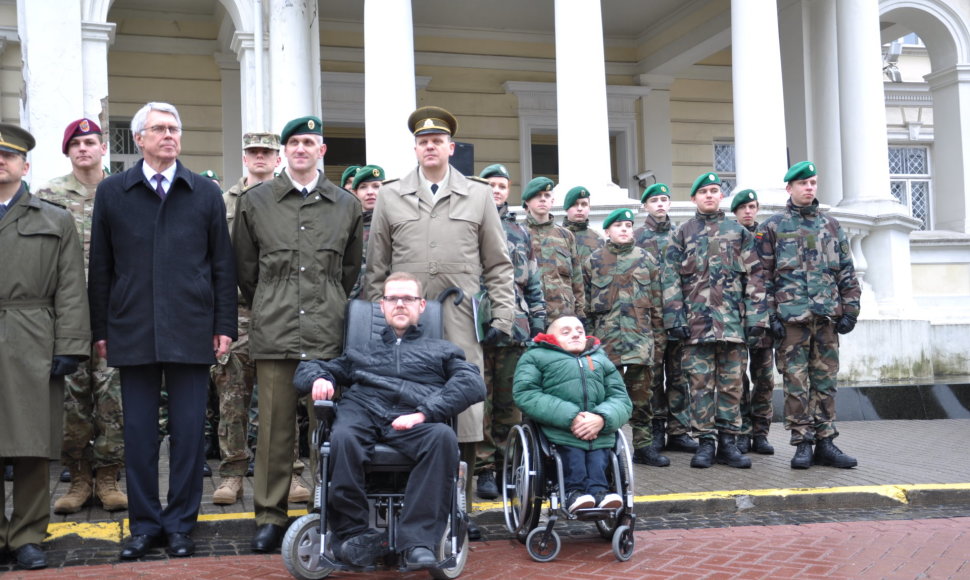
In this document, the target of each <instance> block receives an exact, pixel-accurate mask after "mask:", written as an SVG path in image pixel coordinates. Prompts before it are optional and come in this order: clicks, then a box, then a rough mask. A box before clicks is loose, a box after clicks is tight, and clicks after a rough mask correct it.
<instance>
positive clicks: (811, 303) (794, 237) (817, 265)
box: [757, 200, 862, 445]
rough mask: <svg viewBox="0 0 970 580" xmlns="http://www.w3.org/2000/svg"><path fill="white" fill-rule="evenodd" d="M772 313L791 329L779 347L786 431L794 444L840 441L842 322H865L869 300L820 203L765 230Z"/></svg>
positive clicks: (761, 238) (763, 251)
mask: <svg viewBox="0 0 970 580" xmlns="http://www.w3.org/2000/svg"><path fill="white" fill-rule="evenodd" d="M757 237H758V251H759V253H760V255H761V259H762V262H763V263H764V271H765V281H766V282H765V285H766V288H767V293H768V303H769V308H770V310H771V311H772V312H773V313H774V314H775V315H776V316H777V317H778V319H779V320H780V321H781V322H783V323H784V325H785V331H786V336H785V339H784V340H782V341H781V344H779V345H778V346H777V352H776V358H777V364H778V371H779V372H780V373H781V374H782V377H783V378H784V388H785V429H789V430H790V431H791V444H792V445H798V444H799V443H801V442H802V441H805V442H809V443H811V442H814V441H818V440H821V439H827V438H829V437H835V436H837V435H838V431H837V430H836V428H835V394H836V376H837V375H838V372H839V337H838V334H836V331H835V325H836V322H838V319H839V318H840V317H841V316H842V315H843V314H848V315H851V316H855V317H858V316H859V298H860V295H861V293H862V291H861V288H860V286H859V281H858V280H857V279H856V277H855V267H854V266H853V264H852V254H851V252H850V251H849V242H848V240H847V239H846V236H845V232H843V231H842V227H841V226H840V225H839V222H838V220H836V219H835V218H833V217H831V216H827V215H824V214H823V213H821V212H820V211H819V208H818V201H817V200H813V201H812V205H810V206H807V207H798V206H796V205H794V204H793V203H792V202H791V200H789V201H788V207H787V209H786V211H783V212H780V213H777V214H775V215H773V216H771V217H770V218H768V219H767V220H766V221H765V223H763V224H761V227H759V228H758V233H757Z"/></svg>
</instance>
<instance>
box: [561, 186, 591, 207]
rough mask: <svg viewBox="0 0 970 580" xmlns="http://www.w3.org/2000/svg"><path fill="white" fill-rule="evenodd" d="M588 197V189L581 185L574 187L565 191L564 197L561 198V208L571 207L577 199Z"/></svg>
mask: <svg viewBox="0 0 970 580" xmlns="http://www.w3.org/2000/svg"><path fill="white" fill-rule="evenodd" d="M588 197H589V190H588V189H586V188H585V187H583V186H577V187H574V188H572V189H570V190H569V191H568V192H567V193H566V199H565V200H563V203H562V208H563V209H569V208H571V207H573V204H574V203H576V202H577V201H579V200H581V199H584V198H588Z"/></svg>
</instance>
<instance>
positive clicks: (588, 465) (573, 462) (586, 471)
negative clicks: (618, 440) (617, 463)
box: [556, 445, 610, 495]
mask: <svg viewBox="0 0 970 580" xmlns="http://www.w3.org/2000/svg"><path fill="white" fill-rule="evenodd" d="M556 449H557V450H558V451H559V457H560V459H562V476H563V479H564V480H565V481H564V482H563V484H564V486H565V488H566V493H567V494H569V493H571V492H574V491H579V492H583V493H589V494H593V495H595V494H597V493H605V492H606V491H608V490H609V483H608V482H607V481H606V466H607V465H609V463H610V450H609V449H593V450H591V451H588V450H586V449H580V448H578V447H567V446H566V445H557V446H556Z"/></svg>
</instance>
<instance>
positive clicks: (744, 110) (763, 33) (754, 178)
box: [731, 0, 788, 205]
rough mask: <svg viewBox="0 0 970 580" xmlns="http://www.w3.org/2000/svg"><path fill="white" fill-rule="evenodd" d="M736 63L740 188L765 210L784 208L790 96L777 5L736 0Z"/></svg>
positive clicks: (733, 45) (733, 22)
mask: <svg viewBox="0 0 970 580" xmlns="http://www.w3.org/2000/svg"><path fill="white" fill-rule="evenodd" d="M768 4H770V6H769V5H768ZM731 63H732V64H731V74H732V80H733V85H734V89H733V90H734V144H735V163H736V166H737V173H738V181H737V187H736V188H735V189H742V188H752V189H754V190H755V191H757V192H758V198H759V199H760V200H762V204H763V205H770V204H779V203H785V202H786V201H787V199H788V196H787V194H785V192H784V189H783V186H784V183H783V181H782V179H783V178H784V176H785V171H787V170H788V159H787V155H786V151H787V149H786V147H787V143H786V137H785V111H784V103H785V96H784V92H783V90H782V80H781V48H780V45H779V41H778V12H777V7H776V5H775V2H770V3H766V2H764V0H731Z"/></svg>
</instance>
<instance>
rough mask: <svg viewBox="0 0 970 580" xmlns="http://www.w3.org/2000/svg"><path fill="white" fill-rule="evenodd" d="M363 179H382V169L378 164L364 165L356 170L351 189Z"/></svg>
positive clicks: (355, 187)
mask: <svg viewBox="0 0 970 580" xmlns="http://www.w3.org/2000/svg"><path fill="white" fill-rule="evenodd" d="M365 181H384V169H383V168H382V167H381V166H379V165H365V166H363V167H361V168H360V169H358V170H357V174H356V175H354V184H353V186H351V187H352V188H353V189H357V186H358V185H360V184H361V183H364V182H365Z"/></svg>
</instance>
